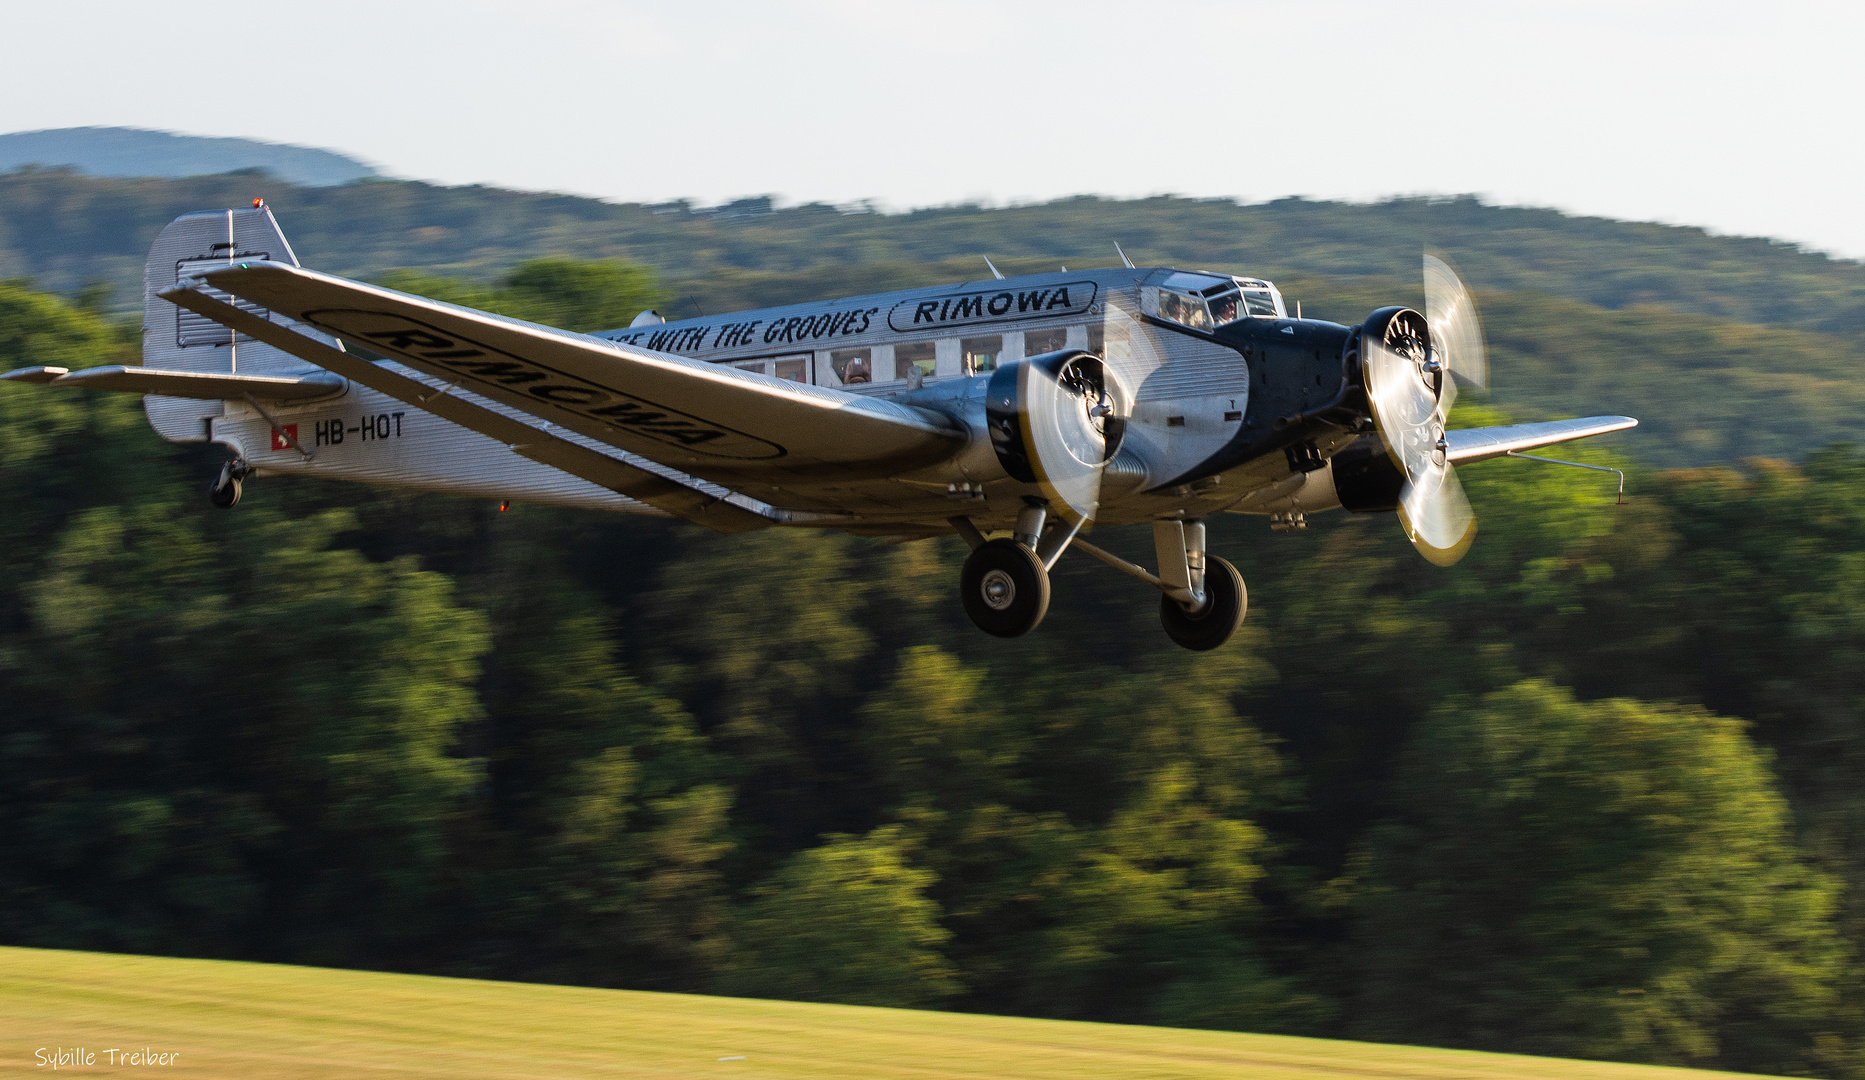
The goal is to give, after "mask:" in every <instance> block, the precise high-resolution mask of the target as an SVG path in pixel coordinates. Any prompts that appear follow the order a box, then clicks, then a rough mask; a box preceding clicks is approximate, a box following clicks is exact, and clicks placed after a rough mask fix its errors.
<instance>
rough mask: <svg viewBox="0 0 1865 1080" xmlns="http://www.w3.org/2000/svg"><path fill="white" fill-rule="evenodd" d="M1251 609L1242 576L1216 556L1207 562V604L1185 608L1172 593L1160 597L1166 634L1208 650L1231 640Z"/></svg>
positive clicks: (1198, 648)
mask: <svg viewBox="0 0 1865 1080" xmlns="http://www.w3.org/2000/svg"><path fill="white" fill-rule="evenodd" d="M1249 609H1250V593H1249V590H1248V589H1245V588H1244V587H1243V575H1242V574H1239V573H1238V572H1237V568H1236V567H1234V566H1232V565H1231V564H1230V563H1229V562H1228V561H1227V560H1224V559H1220V558H1218V557H1217V556H1215V555H1212V556H1209V557H1208V558H1207V559H1206V561H1205V571H1204V606H1203V607H1201V608H1199V609H1198V610H1197V611H1186V610H1185V608H1184V607H1183V606H1182V605H1180V604H1179V602H1178V601H1177V600H1174V599H1172V598H1171V597H1170V596H1162V597H1160V598H1159V621H1160V622H1163V623H1165V624H1166V636H1167V637H1169V638H1171V639H1172V640H1173V641H1175V642H1177V643H1178V644H1180V645H1182V646H1184V647H1185V648H1187V649H1191V650H1192V651H1193V652H1209V651H1211V650H1212V649H1215V648H1217V647H1218V646H1219V645H1222V644H1224V643H1225V642H1226V641H1229V640H1230V636H1231V635H1232V634H1234V633H1236V632H1237V628H1238V627H1239V626H1242V625H1243V616H1244V613H1245V612H1246V611H1248V610H1249Z"/></svg>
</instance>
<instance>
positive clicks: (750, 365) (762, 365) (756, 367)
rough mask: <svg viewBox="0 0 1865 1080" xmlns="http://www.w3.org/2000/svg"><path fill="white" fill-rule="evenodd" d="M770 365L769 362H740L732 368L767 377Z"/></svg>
mask: <svg viewBox="0 0 1865 1080" xmlns="http://www.w3.org/2000/svg"><path fill="white" fill-rule="evenodd" d="M770 364H771V362H770V361H769V360H740V361H739V362H738V363H736V364H733V365H732V366H733V367H735V368H737V369H738V370H740V371H755V372H757V373H758V374H760V375H769V374H770V373H771V372H770Z"/></svg>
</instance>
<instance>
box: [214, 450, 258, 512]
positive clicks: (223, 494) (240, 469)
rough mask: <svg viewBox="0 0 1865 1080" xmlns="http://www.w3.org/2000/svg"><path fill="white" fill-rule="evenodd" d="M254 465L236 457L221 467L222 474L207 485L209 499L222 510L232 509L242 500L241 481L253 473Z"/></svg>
mask: <svg viewBox="0 0 1865 1080" xmlns="http://www.w3.org/2000/svg"><path fill="white" fill-rule="evenodd" d="M252 471H253V469H252V466H250V465H248V464H246V462H245V461H243V460H241V459H239V458H234V459H233V460H231V461H229V462H227V463H226V464H225V465H222V466H221V467H220V475H219V476H216V477H215V478H214V482H213V483H212V484H209V485H208V486H207V501H208V502H210V503H213V504H214V505H215V506H217V507H219V508H220V509H222V510H231V509H233V508H234V506H236V505H238V504H239V501H240V481H242V480H244V479H246V478H247V477H248V476H251V475H252Z"/></svg>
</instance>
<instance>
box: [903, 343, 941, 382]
mask: <svg viewBox="0 0 1865 1080" xmlns="http://www.w3.org/2000/svg"><path fill="white" fill-rule="evenodd" d="M934 351H935V350H934V349H933V343H932V342H930V341H910V342H907V343H906V344H903V345H896V346H894V378H896V379H904V378H906V377H907V373H908V372H910V371H912V370H913V369H914V368H918V369H919V372H920V374H921V375H923V376H925V375H931V374H932V373H933V353H934Z"/></svg>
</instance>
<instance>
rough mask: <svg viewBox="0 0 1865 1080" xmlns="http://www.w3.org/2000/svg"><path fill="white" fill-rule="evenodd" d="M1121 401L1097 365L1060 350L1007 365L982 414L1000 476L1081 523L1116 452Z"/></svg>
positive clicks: (1087, 356)
mask: <svg viewBox="0 0 1865 1080" xmlns="http://www.w3.org/2000/svg"><path fill="white" fill-rule="evenodd" d="M1127 412H1128V405H1127V401H1126V395H1125V394H1123V393H1122V392H1121V388H1120V384H1119V382H1118V380H1116V379H1115V377H1114V374H1113V372H1111V371H1109V370H1108V367H1107V365H1106V364H1105V363H1104V362H1102V360H1101V358H1100V357H1098V356H1095V355H1094V354H1092V353H1086V352H1081V351H1079V350H1063V351H1060V352H1053V353H1047V354H1045V355H1041V356H1032V357H1030V358H1028V359H1026V360H1023V361H1020V362H1017V363H1014V364H1006V365H1005V366H1003V367H1001V368H999V369H998V370H997V373H996V374H995V375H993V376H992V377H991V383H990V387H989V389H988V391H987V397H986V399H985V413H986V416H987V418H988V421H989V424H990V429H991V443H992V445H993V447H994V448H995V449H996V451H997V456H998V459H999V461H1000V462H1001V463H1002V464H1003V466H1004V471H1005V472H1007V473H1009V474H1010V475H1011V476H1013V477H1016V478H1017V479H1019V480H1023V481H1025V482H1026V483H1035V484H1037V485H1039V486H1040V487H1041V488H1042V490H1043V494H1044V495H1045V496H1047V497H1048V499H1049V508H1050V510H1051V511H1053V512H1055V513H1057V514H1060V515H1061V516H1063V517H1064V518H1066V519H1068V520H1069V521H1070V523H1075V522H1080V523H1083V524H1085V523H1087V522H1089V521H1092V520H1093V519H1094V515H1095V513H1096V511H1098V510H1099V509H1100V507H1101V479H1102V476H1103V474H1105V473H1106V471H1107V463H1108V462H1109V461H1112V460H1113V458H1114V455H1115V454H1117V453H1119V452H1120V441H1121V436H1122V435H1123V434H1124V433H1125V431H1126V415H1127Z"/></svg>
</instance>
